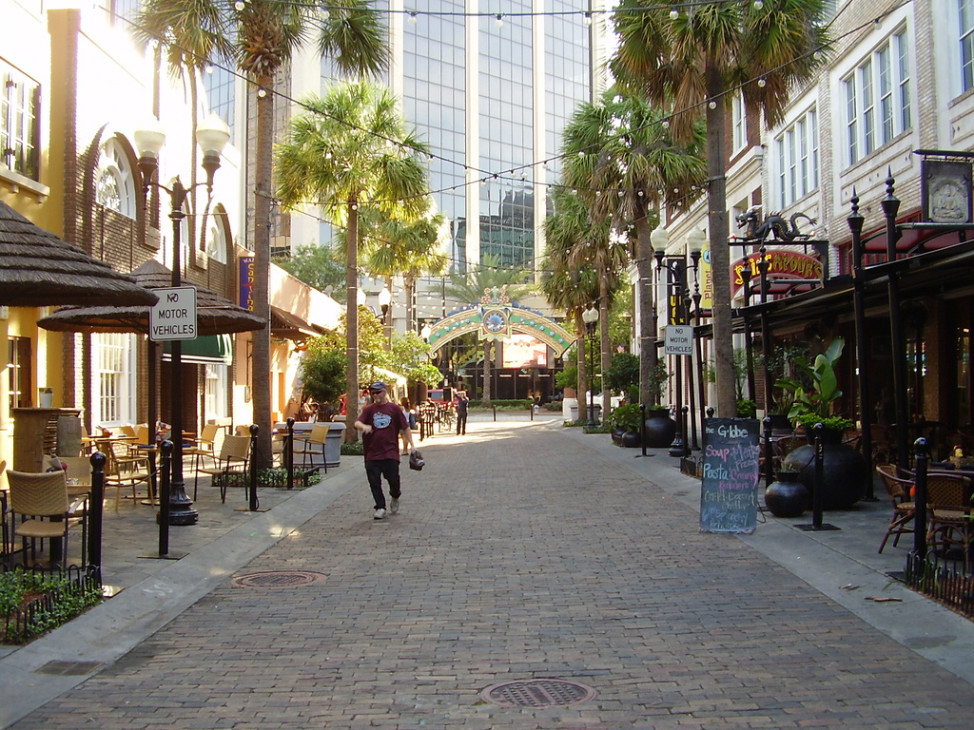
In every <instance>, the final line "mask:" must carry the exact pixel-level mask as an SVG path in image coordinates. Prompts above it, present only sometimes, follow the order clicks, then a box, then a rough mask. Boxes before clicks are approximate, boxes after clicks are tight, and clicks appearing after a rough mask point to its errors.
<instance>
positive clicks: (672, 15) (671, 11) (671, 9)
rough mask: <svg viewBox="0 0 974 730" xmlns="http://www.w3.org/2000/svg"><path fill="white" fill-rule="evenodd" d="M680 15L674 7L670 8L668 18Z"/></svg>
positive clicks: (674, 18)
mask: <svg viewBox="0 0 974 730" xmlns="http://www.w3.org/2000/svg"><path fill="white" fill-rule="evenodd" d="M679 17H680V11H679V10H677V9H676V8H670V20H676V19H677V18H679Z"/></svg>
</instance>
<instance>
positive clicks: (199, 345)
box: [162, 335, 233, 365]
mask: <svg viewBox="0 0 974 730" xmlns="http://www.w3.org/2000/svg"><path fill="white" fill-rule="evenodd" d="M170 344H171V343H169V342H166V343H165V347H164V348H163V352H162V360H163V362H169V360H170V359H171V358H170V355H169V353H170V352H171V349H170ZM183 362H184V363H195V364H197V365H204V364H211V365H232V364H233V340H232V339H231V337H230V335H209V336H203V337H197V338H196V339H195V340H183Z"/></svg>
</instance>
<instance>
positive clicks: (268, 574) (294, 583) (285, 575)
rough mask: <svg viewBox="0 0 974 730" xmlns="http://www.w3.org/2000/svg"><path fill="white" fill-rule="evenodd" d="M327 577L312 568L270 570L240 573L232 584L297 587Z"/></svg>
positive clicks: (236, 585)
mask: <svg viewBox="0 0 974 730" xmlns="http://www.w3.org/2000/svg"><path fill="white" fill-rule="evenodd" d="M326 577H327V576H325V574H324V573H316V572H314V571H311V570H268V571H263V572H260V573H246V574H244V575H238V576H236V577H235V578H234V579H233V580H232V581H231V582H230V585H232V586H233V587H234V588H297V587H298V586H309V585H311V584H312V583H317V582H318V581H322V580H324V579H325V578H326Z"/></svg>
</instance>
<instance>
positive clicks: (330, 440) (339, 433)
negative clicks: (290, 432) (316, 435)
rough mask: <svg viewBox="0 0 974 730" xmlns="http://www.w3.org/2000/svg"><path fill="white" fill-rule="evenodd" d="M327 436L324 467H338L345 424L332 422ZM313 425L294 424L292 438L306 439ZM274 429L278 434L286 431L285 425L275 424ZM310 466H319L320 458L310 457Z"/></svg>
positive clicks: (311, 423) (307, 422)
mask: <svg viewBox="0 0 974 730" xmlns="http://www.w3.org/2000/svg"><path fill="white" fill-rule="evenodd" d="M328 425H329V429H328V435H327V436H326V437H325V465H326V466H328V467H335V466H339V465H340V464H341V461H342V439H343V438H344V436H345V424H344V423H342V422H341V421H332V422H330V423H329V424H328ZM314 426H315V424H314V423H313V422H311V421H299V422H297V423H295V424H294V438H295V439H299V438H307V434H309V433H310V432H311V429H312V428H314ZM274 427H275V428H276V429H277V430H278V431H279V432H286V431H287V424H286V423H275V424H274ZM311 461H312V466H321V458H320V456H318V457H312V460H311Z"/></svg>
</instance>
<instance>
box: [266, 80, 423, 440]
mask: <svg viewBox="0 0 974 730" xmlns="http://www.w3.org/2000/svg"><path fill="white" fill-rule="evenodd" d="M303 103H304V105H305V107H306V108H307V109H308V111H307V112H306V113H304V114H301V115H299V116H297V117H295V118H294V119H292V120H291V122H290V124H289V127H288V131H287V135H286V138H285V140H284V142H283V143H281V144H280V145H279V146H278V148H277V183H278V185H277V190H278V197H279V198H280V200H281V204H282V205H283V206H284V207H285V208H295V207H297V206H299V205H301V204H302V203H304V202H312V203H315V204H317V205H319V206H321V208H322V209H323V210H324V211H325V214H326V215H327V216H328V217H329V218H330V219H331V220H332V221H334V222H335V223H336V224H338V225H345V227H346V229H347V230H346V236H347V238H348V241H349V245H348V246H346V248H347V254H348V255H347V262H346V271H345V282H346V288H347V292H348V293H347V298H346V337H347V344H346V349H347V354H348V393H349V398H348V404H347V406H346V409H347V422H348V423H352V422H354V420H355V418H356V416H357V415H358V401H357V399H356V398H354V397H352V395H353V394H355V393H357V392H358V390H359V382H358V361H359V343H358V280H359V264H358V253H359V233H358V227H359V226H358V224H359V219H358V216H359V206H361V205H363V204H368V205H370V206H371V207H373V208H375V209H376V210H378V211H379V212H381V213H382V214H383V215H385V216H388V217H390V218H397V219H401V220H408V219H409V217H410V216H414V217H418V216H420V215H422V214H423V212H424V211H426V210H427V209H428V201H427V200H426V196H427V193H428V192H429V187H428V183H427V170H426V164H425V159H426V157H427V155H428V152H427V149H426V147H425V145H424V144H423V143H422V142H421V141H420V140H419V138H418V137H417V136H416V134H415V132H413V131H411V130H408V129H407V128H406V125H405V122H404V121H403V119H402V116H401V115H400V113H399V110H398V104H397V102H396V99H395V97H393V95H392V94H391V93H390V92H389V91H388V90H386V89H383V88H380V87H378V86H375V85H373V84H369V83H367V82H364V81H358V82H350V83H345V84H341V85H339V86H336V87H335V88H333V89H331V90H330V91H329V92H328V94H327V95H326V96H324V97H317V96H312V97H311V98H309V99H306V100H305V101H304V102H303ZM345 434H346V436H345V438H346V440H347V441H354V440H355V439H356V438H357V432H356V431H355V430H354V429H351V428H349V429H346V432H345Z"/></svg>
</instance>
